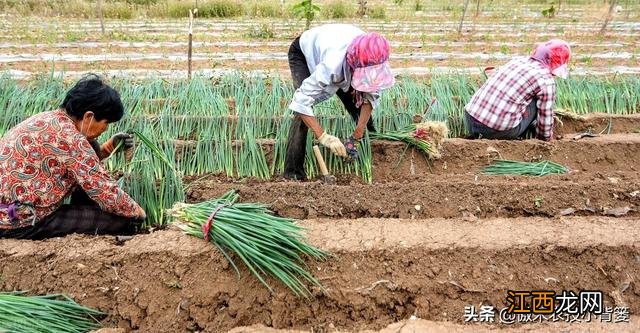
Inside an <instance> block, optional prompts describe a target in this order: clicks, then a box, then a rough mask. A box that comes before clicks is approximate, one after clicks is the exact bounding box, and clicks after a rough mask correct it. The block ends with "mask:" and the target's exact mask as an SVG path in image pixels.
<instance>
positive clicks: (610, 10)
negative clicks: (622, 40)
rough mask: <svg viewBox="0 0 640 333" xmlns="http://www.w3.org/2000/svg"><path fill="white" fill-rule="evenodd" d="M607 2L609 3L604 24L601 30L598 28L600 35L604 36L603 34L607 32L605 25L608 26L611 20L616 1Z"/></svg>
mask: <svg viewBox="0 0 640 333" xmlns="http://www.w3.org/2000/svg"><path fill="white" fill-rule="evenodd" d="M609 1H610V6H609V13H608V14H607V18H606V19H605V20H604V23H603V24H602V28H600V34H601V35H602V34H604V32H605V31H606V30H607V25H609V22H610V21H611V19H612V18H613V9H614V8H615V7H616V2H618V1H617V0H609Z"/></svg>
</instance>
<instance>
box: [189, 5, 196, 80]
mask: <svg viewBox="0 0 640 333" xmlns="http://www.w3.org/2000/svg"><path fill="white" fill-rule="evenodd" d="M197 10H198V9H197V8H196V9H195V11H196V12H197ZM193 12H194V11H193V10H191V9H189V46H188V51H187V72H188V79H189V80H191V68H192V67H191V66H192V62H191V56H192V54H193Z"/></svg>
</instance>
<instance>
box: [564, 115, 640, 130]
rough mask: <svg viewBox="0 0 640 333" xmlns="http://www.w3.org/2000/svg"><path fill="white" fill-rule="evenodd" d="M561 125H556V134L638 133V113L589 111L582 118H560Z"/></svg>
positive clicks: (639, 117) (639, 121)
mask: <svg viewBox="0 0 640 333" xmlns="http://www.w3.org/2000/svg"><path fill="white" fill-rule="evenodd" d="M561 120H562V125H561V126H557V127H556V134H557V135H564V136H568V135H569V134H571V133H582V132H589V131H590V132H592V133H594V134H598V133H600V132H604V133H607V131H609V130H610V131H611V133H640V114H631V115H609V114H606V113H589V114H586V115H584V117H583V118H582V119H565V118H561Z"/></svg>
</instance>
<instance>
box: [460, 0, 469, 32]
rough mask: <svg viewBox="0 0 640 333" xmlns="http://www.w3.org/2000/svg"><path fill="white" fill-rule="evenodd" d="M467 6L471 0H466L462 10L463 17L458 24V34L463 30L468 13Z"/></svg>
mask: <svg viewBox="0 0 640 333" xmlns="http://www.w3.org/2000/svg"><path fill="white" fill-rule="evenodd" d="M467 7H469V0H464V9H463V10H462V17H461V18H460V25H459V26H458V35H459V34H460V33H461V32H462V23H463V22H464V16H465V15H466V14H467Z"/></svg>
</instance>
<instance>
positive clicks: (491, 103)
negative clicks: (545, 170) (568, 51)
mask: <svg viewBox="0 0 640 333" xmlns="http://www.w3.org/2000/svg"><path fill="white" fill-rule="evenodd" d="M534 98H537V99H538V101H537V106H538V117H537V121H538V128H537V137H538V138H540V139H543V140H550V139H551V138H552V137H553V107H554V104H555V100H556V83H555V81H554V80H553V76H552V75H551V72H550V71H549V69H548V68H546V67H545V66H544V65H542V64H541V63H539V62H538V61H536V60H533V59H530V58H516V59H513V60H511V61H510V62H508V63H507V64H506V65H504V66H501V67H500V69H499V70H497V71H496V73H495V74H494V75H493V76H491V77H490V78H489V79H488V80H487V82H485V83H484V85H483V86H482V87H481V88H480V89H478V91H476V93H475V94H474V95H473V97H471V101H469V103H468V104H467V105H466V106H465V110H466V111H467V112H468V113H469V114H470V115H471V116H472V117H473V118H475V119H476V120H478V121H479V122H481V123H482V124H484V125H485V126H487V127H490V128H493V129H495V130H497V131H505V130H509V129H512V128H514V127H516V126H518V124H520V122H521V121H522V118H523V116H524V115H525V113H526V112H527V106H528V105H529V104H530V103H531V101H532V100H533V99H534Z"/></svg>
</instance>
